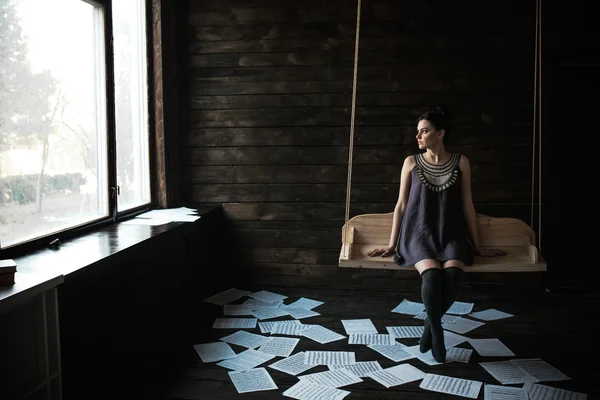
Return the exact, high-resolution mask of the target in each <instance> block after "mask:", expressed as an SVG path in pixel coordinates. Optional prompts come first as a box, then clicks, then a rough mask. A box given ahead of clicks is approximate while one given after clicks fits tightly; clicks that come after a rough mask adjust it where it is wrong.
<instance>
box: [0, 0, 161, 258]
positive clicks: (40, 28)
mask: <svg viewBox="0 0 600 400" xmlns="http://www.w3.org/2000/svg"><path fill="white" fill-rule="evenodd" d="M145 13H146V11H145V5H144V0H119V1H114V2H113V7H112V15H111V16H109V15H107V12H106V9H105V8H104V7H103V6H101V5H99V4H96V3H94V2H88V1H84V0H3V1H0V246H1V247H2V248H7V247H12V246H16V245H19V244H23V243H25V242H29V241H33V240H35V239H39V238H44V237H47V236H50V235H53V234H56V233H58V232H65V231H70V230H73V229H74V228H78V227H85V226H89V225H90V224H92V223H94V222H103V221H109V220H110V219H111V218H113V217H114V216H115V213H117V212H120V211H126V210H132V209H135V208H138V207H140V206H147V205H149V204H150V202H151V194H150V166H149V144H148V137H149V130H148V87H147V76H148V73H147V61H146V23H145V21H146V17H145V15H146V14H145ZM107 18H112V19H111V21H112V26H113V29H112V37H113V38H114V42H113V47H114V48H113V49H110V48H106V47H105V43H110V41H106V40H105V35H106V31H105V23H106V21H107ZM108 51H112V52H113V58H112V59H113V60H114V63H112V64H111V65H109V64H107V58H106V53H107V52H108ZM108 59H111V58H110V57H109V58H108ZM109 68H110V70H109ZM107 71H110V72H112V73H113V76H114V82H113V81H111V80H110V79H109V80H107V76H110V74H107ZM107 82H108V83H107ZM111 83H114V84H112V85H111ZM109 86H113V87H109ZM113 96H114V97H113ZM111 97H112V98H111ZM107 104H114V109H113V110H109V109H108V108H107ZM113 113H114V120H115V124H114V127H113V126H111V124H109V123H108V122H107V121H110V120H111V118H109V117H110V116H111V115H113ZM115 184H116V185H118V190H110V187H111V186H113V187H114V186H115ZM112 193H119V196H117V197H116V199H115V198H114V197H111V194H112ZM115 202H116V203H118V204H116V207H115V204H114V203H115Z"/></svg>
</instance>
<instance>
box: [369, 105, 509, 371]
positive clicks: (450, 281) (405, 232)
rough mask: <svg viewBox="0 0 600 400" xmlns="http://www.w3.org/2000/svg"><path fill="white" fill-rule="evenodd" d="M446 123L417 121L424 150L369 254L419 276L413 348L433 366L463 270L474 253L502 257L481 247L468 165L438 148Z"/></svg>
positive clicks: (431, 114)
mask: <svg viewBox="0 0 600 400" xmlns="http://www.w3.org/2000/svg"><path fill="white" fill-rule="evenodd" d="M450 122H451V120H450V118H449V116H448V115H447V113H446V112H445V111H444V110H442V108H441V107H436V108H435V109H433V110H430V111H428V112H426V113H424V114H422V115H421V116H420V117H419V118H418V120H417V135H416V138H417V143H418V145H419V149H420V150H425V151H424V152H421V153H418V154H415V155H411V156H408V157H407V158H406V159H405V160H404V164H403V166H402V172H401V176H400V192H399V195H398V201H397V203H396V207H395V208H394V216H393V223H392V232H391V236H390V241H389V246H388V247H387V248H383V249H381V248H377V249H373V250H372V251H370V252H369V256H371V257H376V256H381V257H387V256H391V255H393V256H394V262H395V263H396V264H398V265H400V266H407V265H414V267H415V268H416V270H417V271H418V272H419V274H420V276H421V297H422V299H423V304H424V306H425V312H426V314H427V318H426V320H425V328H424V330H423V336H422V337H421V340H420V346H419V347H420V351H421V352H422V353H425V352H427V351H429V350H431V352H432V355H433V358H434V359H435V360H436V361H437V362H445V360H446V346H445V343H444V331H443V329H442V322H441V319H442V316H443V315H444V314H445V313H446V311H448V309H449V308H450V306H452V304H453V303H454V301H455V300H456V297H457V295H458V290H459V285H460V280H461V275H462V274H463V267H464V266H465V265H472V264H473V261H474V256H475V254H477V255H479V256H486V257H494V256H502V255H505V254H506V253H505V252H504V251H502V250H499V249H484V248H481V243H480V239H479V232H478V230H477V219H476V212H475V207H474V206H473V201H472V197H471V168H470V163H469V160H468V158H467V157H466V156H465V155H462V154H460V153H449V152H448V151H446V149H445V147H444V138H445V137H446V136H447V135H448V133H449V130H450Z"/></svg>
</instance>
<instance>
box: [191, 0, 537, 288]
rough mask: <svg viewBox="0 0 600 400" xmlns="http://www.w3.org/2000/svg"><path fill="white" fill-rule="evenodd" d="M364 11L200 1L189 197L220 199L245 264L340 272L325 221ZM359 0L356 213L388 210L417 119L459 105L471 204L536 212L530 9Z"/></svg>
mask: <svg viewBox="0 0 600 400" xmlns="http://www.w3.org/2000/svg"><path fill="white" fill-rule="evenodd" d="M356 5H357V3H356V2H355V1H350V0H348V1H345V0H333V1H325V2H322V1H315V0H309V1H307V2H302V3H298V2H291V1H288V0H282V1H274V0H263V1H258V0H250V1H241V0H224V1H222V2H221V1H216V0H208V1H195V0H192V1H190V5H189V8H188V21H187V23H188V33H187V39H188V41H189V42H188V43H187V44H186V46H185V47H186V49H187V53H188V55H189V63H188V66H187V67H188V74H189V76H190V82H189V98H188V103H187V106H188V111H187V117H188V123H189V129H187V130H186V132H185V133H183V135H182V136H183V146H184V147H183V149H182V151H181V155H182V157H181V162H182V164H183V165H184V169H185V182H186V188H187V193H186V196H187V198H188V199H190V200H194V201H198V202H210V203H213V202H215V203H220V204H222V205H223V208H224V210H225V213H226V214H227V215H228V217H229V218H230V219H231V220H232V222H233V226H234V229H235V231H236V234H237V236H238V238H239V243H240V244H241V246H242V248H243V249H244V250H243V251H244V253H245V256H246V260H247V261H248V263H249V265H258V264H260V263H282V265H289V264H288V263H291V264H294V263H296V264H302V265H304V264H306V265H311V264H314V265H330V266H332V267H334V266H336V265H337V256H338V254H337V253H336V254H334V252H333V251H332V250H333V249H331V248H330V247H331V246H335V248H336V249H337V248H338V245H339V243H340V242H339V240H340V237H339V232H335V230H331V229H330V228H331V225H330V223H333V224H334V223H336V222H339V223H340V227H341V224H343V220H344V214H345V199H346V182H347V173H348V167H349V166H348V160H349V148H348V144H349V139H350V126H351V120H350V118H351V112H352V97H351V96H352V78H353V62H354V39H355V29H356V11H357V10H356ZM362 6H363V9H362V10H361V12H362V14H361V41H360V43H359V44H360V46H359V58H358V64H359V68H358V71H357V74H358V82H357V98H356V105H357V108H356V119H355V121H354V122H355V131H354V145H355V147H354V148H353V149H352V155H353V158H352V161H353V165H352V171H351V172H352V188H351V192H350V199H351V205H350V214H351V215H352V216H354V215H358V214H360V213H368V212H389V211H391V210H393V206H394V204H395V202H396V200H397V194H398V185H399V170H400V168H401V165H402V161H403V160H404V158H405V157H407V156H408V155H410V154H413V153H415V152H417V151H418V149H417V147H416V146H415V137H414V136H415V129H416V128H415V127H416V119H417V117H418V116H419V115H420V114H421V113H422V112H423V111H425V110H427V109H428V108H430V107H432V106H435V105H438V104H440V103H448V104H452V105H453V106H454V108H455V111H456V120H455V124H454V125H455V126H454V130H453V132H452V133H451V134H450V135H449V136H448V143H447V145H448V149H449V151H453V152H454V151H457V152H461V153H463V154H465V155H466V156H467V157H469V160H470V161H471V165H472V171H473V197H474V200H475V202H476V208H478V209H480V208H481V207H483V208H486V207H487V209H486V210H487V211H490V210H491V211H494V212H495V213H497V214H498V215H506V214H508V215H510V214H511V213H517V214H518V215H519V216H527V215H528V207H527V204H529V203H530V202H531V191H532V182H531V168H532V164H531V163H532V150H533V148H532V132H533V127H532V116H533V108H532V90H533V88H532V82H533V81H532V79H533V53H532V48H533V39H534V38H533V22H534V20H533V11H534V9H533V8H532V7H530V6H529V5H525V4H523V3H522V2H517V1H512V0H511V1H508V2H506V3H502V4H495V5H494V11H493V13H490V12H489V10H488V11H487V12H486V9H487V6H483V5H481V4H479V3H476V2H474V1H469V0H461V1H459V2H454V3H452V4H450V3H448V2H444V1H440V0H429V1H425V2H418V3H416V2H414V3H410V2H397V1H390V0H376V1H372V2H367V3H363V5H362ZM481 15H486V18H481ZM507 21H509V23H508V24H507ZM376 210H379V211H376ZM290 260H296V261H290ZM272 272H273V275H272V276H273V278H274V279H275V278H276V276H277V274H279V273H281V272H282V271H281V269H280V270H276V271H272ZM270 276H271V275H270ZM333 282H334V279H332V280H330V283H331V284H333Z"/></svg>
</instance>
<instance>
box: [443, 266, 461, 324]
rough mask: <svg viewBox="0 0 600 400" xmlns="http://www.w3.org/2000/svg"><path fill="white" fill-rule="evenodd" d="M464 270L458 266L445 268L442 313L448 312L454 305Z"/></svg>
mask: <svg viewBox="0 0 600 400" xmlns="http://www.w3.org/2000/svg"><path fill="white" fill-rule="evenodd" d="M463 273H464V272H463V270H462V269H461V268H458V267H450V268H446V269H444V279H443V282H444V283H443V285H442V286H443V289H442V305H443V307H444V308H443V309H442V311H443V312H442V315H444V314H446V311H448V310H449V309H450V307H452V304H454V301H455V300H456V297H457V296H458V291H459V289H460V282H461V278H462V274H463Z"/></svg>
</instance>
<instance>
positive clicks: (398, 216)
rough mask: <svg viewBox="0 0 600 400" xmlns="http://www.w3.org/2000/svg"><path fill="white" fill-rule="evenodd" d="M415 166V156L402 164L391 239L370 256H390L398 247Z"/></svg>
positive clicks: (374, 250) (371, 252)
mask: <svg viewBox="0 0 600 400" xmlns="http://www.w3.org/2000/svg"><path fill="white" fill-rule="evenodd" d="M414 166H415V158H414V157H413V156H409V157H406V158H405V159H404V163H403V165H402V171H401V173H400V190H399V193H398V200H397V201H396V206H395V207H394V216H393V220H392V231H391V234H390V241H389V243H388V247H387V248H386V249H379V248H377V249H373V250H371V251H370V252H369V256H371V257H374V256H378V255H380V256H382V257H385V256H388V255H390V254H393V252H394V250H395V248H396V242H397V241H398V235H399V232H400V223H401V222H402V217H403V216H404V210H405V209H406V204H407V202H408V193H409V191H410V183H411V178H410V172H411V171H412V169H413V168H414Z"/></svg>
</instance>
